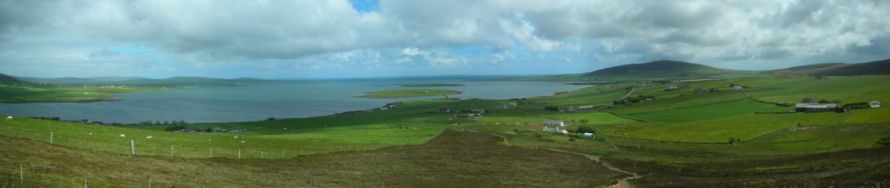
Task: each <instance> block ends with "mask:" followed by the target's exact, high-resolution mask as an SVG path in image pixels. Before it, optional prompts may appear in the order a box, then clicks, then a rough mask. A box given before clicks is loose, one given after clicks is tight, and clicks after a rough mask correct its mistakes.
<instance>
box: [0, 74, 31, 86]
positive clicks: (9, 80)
mask: <svg viewBox="0 0 890 188" xmlns="http://www.w3.org/2000/svg"><path fill="white" fill-rule="evenodd" d="M16 83H26V82H25V81H21V80H19V79H17V78H15V77H12V76H9V75H5V74H2V73H0V84H16Z"/></svg>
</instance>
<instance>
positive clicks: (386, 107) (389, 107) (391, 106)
mask: <svg viewBox="0 0 890 188" xmlns="http://www.w3.org/2000/svg"><path fill="white" fill-rule="evenodd" d="M400 106H402V102H393V103H387V104H386V105H384V106H383V107H380V110H392V109H396V108H398V107H400Z"/></svg>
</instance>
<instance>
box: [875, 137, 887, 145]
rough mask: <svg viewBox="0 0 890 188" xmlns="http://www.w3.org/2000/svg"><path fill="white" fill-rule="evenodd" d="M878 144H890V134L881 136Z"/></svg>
mask: <svg viewBox="0 0 890 188" xmlns="http://www.w3.org/2000/svg"><path fill="white" fill-rule="evenodd" d="M878 144H880V145H883V146H890V136H888V137H884V138H881V139H880V140H878Z"/></svg>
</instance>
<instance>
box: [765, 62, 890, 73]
mask: <svg viewBox="0 0 890 188" xmlns="http://www.w3.org/2000/svg"><path fill="white" fill-rule="evenodd" d="M770 72H771V73H774V74H784V75H817V76H852V75H890V59H885V60H880V61H872V62H865V63H853V64H847V63H823V64H813V65H804V66H797V67H791V68H785V69H779V70H775V71H770Z"/></svg>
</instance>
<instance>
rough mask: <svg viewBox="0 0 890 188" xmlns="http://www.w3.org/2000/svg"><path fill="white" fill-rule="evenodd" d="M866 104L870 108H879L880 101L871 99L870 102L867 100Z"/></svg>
mask: <svg viewBox="0 0 890 188" xmlns="http://www.w3.org/2000/svg"><path fill="white" fill-rule="evenodd" d="M868 106H870V107H871V108H880V107H881V101H871V102H868Z"/></svg>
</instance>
